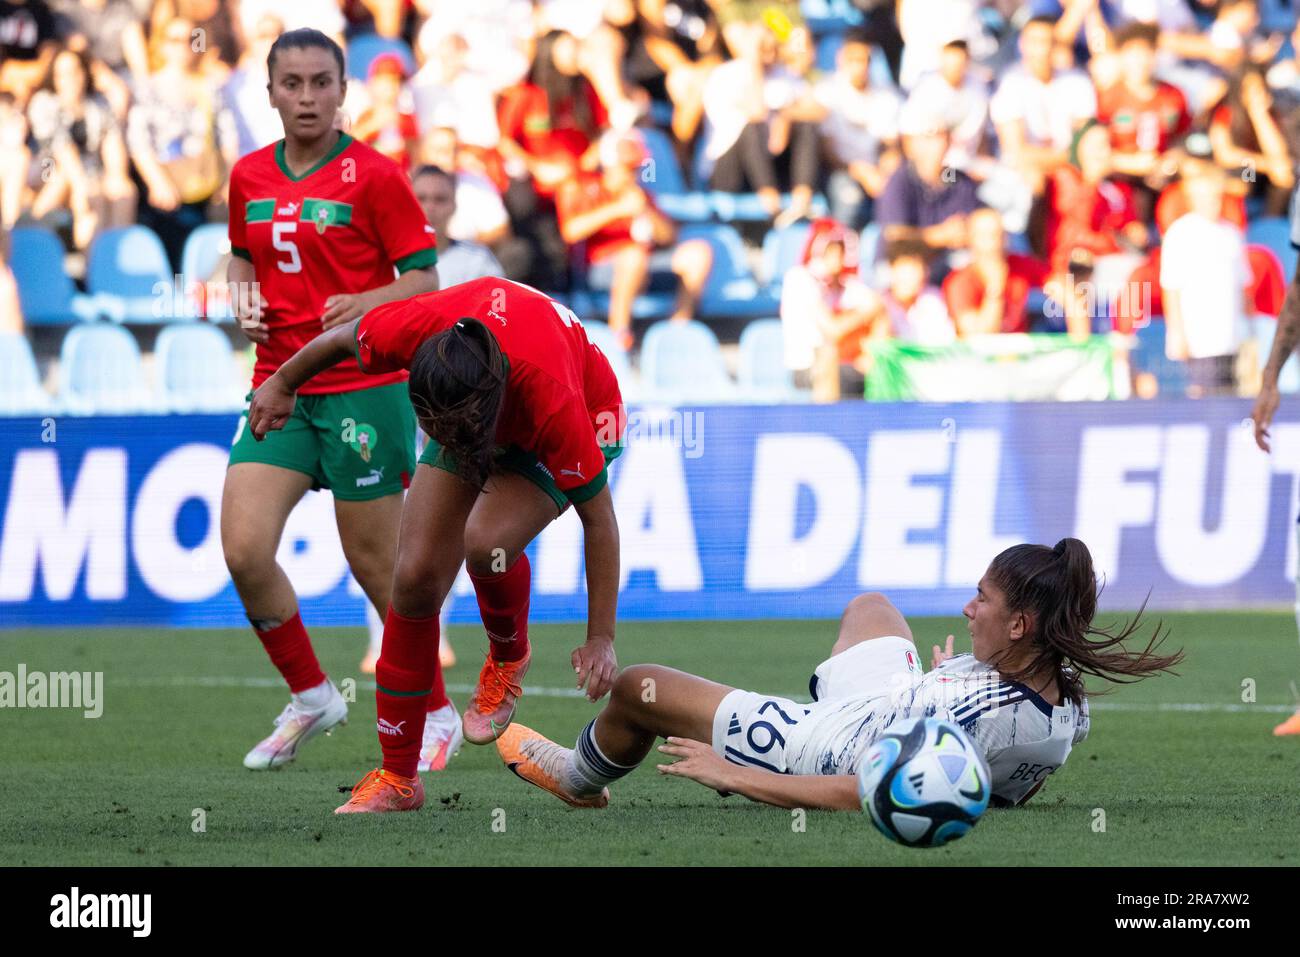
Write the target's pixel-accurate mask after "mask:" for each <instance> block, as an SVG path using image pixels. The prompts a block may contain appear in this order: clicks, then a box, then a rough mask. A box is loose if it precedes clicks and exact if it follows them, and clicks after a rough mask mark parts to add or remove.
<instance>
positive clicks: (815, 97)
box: [803, 32, 902, 229]
mask: <svg viewBox="0 0 1300 957" xmlns="http://www.w3.org/2000/svg"><path fill="white" fill-rule="evenodd" d="M870 77H871V41H870V39H869V38H868V37H867V35H866V33H865V32H852V33H849V34H848V36H846V37H845V38H844V43H843V45H842V46H841V47H840V49H839V52H838V54H836V57H835V72H834V73H833V74H832V75H831V76H829V77H827V78H826V79H824V80H822V81H821V82H820V83H818V84H817V85H816V86H815V87H814V88H813V89H812V91H811V96H810V97H809V100H810V101H811V102H810V103H809V104H807V108H806V110H805V112H804V113H803V116H804V117H805V118H806V119H809V120H812V121H815V122H818V123H819V124H820V129H821V134H822V139H823V143H824V145H825V152H826V154H827V157H828V160H829V162H830V164H831V167H832V169H831V172H830V175H829V178H828V181H827V185H826V194H827V196H828V198H829V199H830V206H831V216H832V217H834V218H835V219H837V220H839V221H840V222H841V223H844V224H845V225H847V226H848V227H849V228H850V229H861V228H862V227H863V226H865V225H866V224H867V223H868V222H869V220H870V218H871V200H872V199H874V198H875V197H877V196H879V195H880V194H881V192H882V191H883V190H884V188H885V183H887V182H888V181H889V177H890V174H892V173H893V171H894V170H895V169H896V168H897V167H898V163H899V152H898V114H899V109H900V108H901V105H902V101H901V99H900V97H899V95H898V93H897V92H895V90H893V89H892V88H890V87H883V88H882V87H878V86H873V85H872V84H871V79H870Z"/></svg>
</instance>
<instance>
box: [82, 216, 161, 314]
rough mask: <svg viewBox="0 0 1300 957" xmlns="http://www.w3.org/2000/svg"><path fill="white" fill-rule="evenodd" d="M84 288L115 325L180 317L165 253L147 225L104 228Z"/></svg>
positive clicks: (92, 251) (93, 246) (93, 248)
mask: <svg viewBox="0 0 1300 957" xmlns="http://www.w3.org/2000/svg"><path fill="white" fill-rule="evenodd" d="M86 286H87V288H89V289H90V292H91V294H92V295H94V296H95V301H96V305H97V306H98V307H99V308H100V309H101V310H102V311H103V312H104V313H105V314H106V315H107V316H108V317H109V318H110V319H112V320H114V321H115V322H135V323H157V322H167V321H170V320H171V319H174V318H178V317H177V316H176V315H175V313H176V309H175V308H174V302H173V299H172V274H171V266H170V264H169V263H168V261H167V253H166V251H165V250H164V249H163V244H162V241H161V240H160V239H159V238H158V236H157V234H155V233H154V231H153V230H152V229H149V228H148V227H147V226H124V227H122V228H120V229H107V230H105V231H104V232H102V233H100V234H99V235H98V236H96V237H95V241H94V242H93V243H91V245H90V255H89V257H88V261H87V263H86Z"/></svg>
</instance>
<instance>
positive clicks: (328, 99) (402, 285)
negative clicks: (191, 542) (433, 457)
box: [221, 30, 459, 769]
mask: <svg viewBox="0 0 1300 957" xmlns="http://www.w3.org/2000/svg"><path fill="white" fill-rule="evenodd" d="M267 69H268V73H269V77H270V82H269V89H270V96H271V103H272V105H273V106H275V108H276V109H277V110H278V111H279V113H280V118H281V120H282V121H283V123H284V139H282V140H280V141H278V142H276V143H274V144H272V145H270V146H267V147H265V148H264V149H260V150H258V151H257V152H254V153H250V154H249V155H248V156H245V157H244V158H243V159H241V160H240V161H239V162H238V163H237V164H236V165H235V168H234V169H233V170H232V171H231V175H230V245H231V251H232V253H233V257H232V259H231V264H230V269H229V272H228V274H227V276H228V279H229V280H230V281H231V282H232V283H235V284H237V286H236V291H235V299H236V301H237V302H238V303H239V304H240V305H239V313H240V315H239V319H240V324H241V325H242V326H243V328H244V331H245V333H246V334H247V335H248V337H249V338H250V339H252V340H253V342H254V343H256V348H257V362H256V365H255V368H254V372H253V388H254V389H256V388H257V387H258V386H260V385H261V384H262V383H263V382H264V381H266V379H267V378H268V377H270V376H271V375H272V374H274V372H275V371H276V369H278V368H279V367H280V365H281V363H283V362H284V361H285V360H286V359H288V358H289V357H290V356H292V355H293V354H294V353H295V352H297V351H298V349H299V348H300V347H301V346H303V345H304V344H305V343H308V342H311V341H312V340H313V339H314V338H316V337H317V336H319V335H321V334H322V333H324V332H327V331H328V330H330V329H334V328H337V327H339V326H340V324H343V323H348V322H351V321H353V320H355V319H356V318H357V316H359V315H361V313H362V312H364V311H365V310H367V309H371V308H374V307H375V306H378V305H379V304H381V303H384V302H389V301H391V300H394V299H402V298H405V297H407V296H411V295H414V294H416V293H421V292H427V291H429V290H431V289H436V288H438V275H437V272H436V270H435V268H434V264H435V263H436V262H437V252H436V249H435V247H434V236H433V234H432V230H430V229H429V228H427V226H426V223H425V220H424V214H423V212H422V211H421V209H420V205H419V203H417V202H416V199H415V196H414V194H413V193H412V192H411V187H410V185H409V184H408V183H407V181H406V177H405V176H404V175H403V173H402V171H401V170H400V169H399V168H398V167H397V165H396V164H395V163H393V162H392V161H391V160H388V159H385V158H384V157H383V156H380V155H379V154H378V153H376V152H375V151H374V150H372V149H371V148H370V147H368V146H365V145H363V144H361V143H358V142H356V141H355V140H353V139H352V137H350V136H348V135H347V134H345V133H340V132H339V131H338V130H336V129H334V117H335V114H336V113H337V112H338V109H339V106H340V104H341V103H342V100H343V94H344V90H345V89H346V81H345V80H344V72H343V51H342V50H340V49H339V47H338V46H337V44H335V43H334V42H333V41H332V40H330V39H329V38H328V37H326V36H325V35H324V34H322V33H320V32H318V31H316V30H294V31H291V32H289V33H285V34H283V35H282V36H281V37H280V38H279V39H278V40H276V42H275V44H274V45H273V46H272V47H271V51H270V54H269V55H268V57H267ZM405 379H406V376H405V374H404V373H403V372H402V371H401V370H400V369H394V370H392V371H391V372H390V373H389V374H388V375H386V376H382V377H370V376H366V375H363V374H362V373H361V372H360V371H358V370H357V368H356V366H355V365H353V364H352V363H342V364H333V363H332V364H331V366H330V367H329V368H327V369H322V370H321V375H319V376H317V377H316V378H315V379H314V380H313V381H312V383H311V384H310V386H309V387H308V388H307V389H306V390H305V392H304V394H303V396H302V401H301V402H299V403H298V406H297V408H296V410H295V411H294V415H293V416H292V418H290V419H289V420H287V421H286V422H285V423H284V427H283V429H282V430H281V431H280V432H278V433H277V434H276V435H275V436H274V437H273V438H272V439H271V440H270V441H267V442H256V441H254V438H253V436H252V434H251V433H250V432H249V431H248V429H247V422H248V415H247V412H246V413H245V414H244V416H243V417H241V418H240V421H239V429H238V431H237V432H236V433H235V440H234V444H233V447H232V448H231V450H230V464H229V467H228V469H227V470H226V480H225V487H224V489H223V490H222V495H221V541H222V547H223V549H224V552H225V559H226V565H227V567H229V569H230V575H231V578H232V579H234V583H235V589H236V591H237V592H238V593H239V598H240V601H241V602H242V603H243V605H244V611H245V612H246V614H247V615H248V620H249V621H250V622H251V623H252V625H253V629H254V631H255V632H256V633H257V636H258V638H259V639H261V642H262V645H263V646H264V647H265V649H266V653H267V654H268V655H269V656H270V658H271V661H272V663H273V664H274V665H275V667H276V668H277V669H278V670H279V672H280V674H281V675H282V676H283V677H284V680H285V681H286V683H287V684H288V685H289V691H290V692H291V694H292V697H291V699H290V703H289V704H288V706H286V707H285V709H284V711H283V713H281V715H280V716H279V718H277V719H276V726H275V731H274V732H273V733H272V734H271V735H270V736H269V737H267V738H266V739H265V740H263V741H261V742H260V743H259V744H258V745H257V746H256V747H254V748H253V750H251V751H250V752H248V755H247V756H246V757H245V758H244V764H245V766H247V767H249V768H254V769H264V768H273V767H277V766H279V765H282V764H284V763H286V762H288V761H292V760H293V759H294V757H295V756H296V755H297V752H298V748H299V747H300V746H301V745H302V744H304V743H305V742H306V741H308V740H310V739H311V738H312V737H314V736H316V735H318V734H320V733H322V732H324V731H328V730H329V729H330V728H331V727H333V726H334V725H336V724H338V723H340V722H342V721H343V720H344V719H345V718H346V716H347V705H346V704H345V703H344V701H343V697H342V695H340V694H339V691H338V689H336V688H335V687H334V685H333V684H332V683H331V682H330V681H329V680H328V679H327V678H326V677H325V673H324V672H323V671H322V670H321V667H320V663H319V662H318V661H317V659H316V654H315V652H314V651H313V649H312V645H311V639H310V638H309V637H308V635H307V629H306V628H305V627H304V625H303V622H302V617H301V615H300V614H299V611H298V600H297V597H296V596H295V594H294V590H293V585H292V584H291V583H290V582H289V579H288V576H286V575H285V573H284V569H282V568H281V567H280V566H279V564H278V563H277V562H276V551H277V549H278V548H279V545H280V538H281V535H282V534H283V532H284V526H285V522H286V521H287V520H288V517H289V513H290V512H291V511H292V510H293V508H294V506H295V505H297V503H298V501H299V500H300V499H301V498H302V497H303V495H304V494H305V493H306V492H307V491H308V490H309V489H319V488H328V489H330V490H331V491H332V492H333V495H334V514H335V519H336V521H337V523H338V530H339V538H340V539H341V541H342V543H343V552H344V554H345V555H346V556H347V559H348V564H349V565H350V566H351V568H352V573H353V574H354V575H355V576H356V579H357V581H358V582H359V583H360V585H361V588H362V590H364V591H365V593H366V597H367V598H369V600H370V602H371V603H372V604H374V605H375V606H376V607H378V608H383V609H387V607H388V601H389V589H390V587H391V583H392V578H393V562H394V558H395V556H396V552H397V531H398V524H399V521H400V518H401V509H402V491H403V488H404V487H405V486H406V484H407V483H408V481H409V478H410V474H411V473H412V472H413V471H414V470H415V462H414V457H415V418H414V416H413V415H412V414H411V408H410V405H409V403H408V402H407V399H406V383H405ZM250 395H251V394H250ZM430 724H431V726H433V727H434V728H435V730H438V729H439V728H440V729H441V730H440V732H439V733H438V734H435V738H438V739H439V740H442V741H444V742H445V744H447V745H449V746H452V747H454V742H452V741H451V738H452V737H454V734H455V731H456V728H457V727H458V724H459V723H458V722H457V721H456V711H455V709H454V708H453V707H451V706H450V705H448V706H447V707H446V708H445V709H444V710H443V712H442V713H441V714H440V715H439V716H435V717H434V718H432V719H431V720H430ZM421 727H423V723H422V725H421Z"/></svg>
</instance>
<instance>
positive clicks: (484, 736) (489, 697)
mask: <svg viewBox="0 0 1300 957" xmlns="http://www.w3.org/2000/svg"><path fill="white" fill-rule="evenodd" d="M532 659H533V654H532V651H531V650H530V651H529V652H528V653H527V654H525V655H524V656H523V657H522V658H520V659H519V660H518V661H496V660H495V659H493V657H492V656H491V655H490V654H489V655H488V659H487V661H486V662H484V664H483V670H482V671H480V672H479V673H478V685H477V686H476V687H475V688H474V693H473V694H471V695H470V698H469V707H468V708H466V709H465V717H464V720H463V723H464V727H465V740H466V741H468V742H470V744H491V743H492V742H493V741H495V740H496V739H497V738H498V737H500V735H501V732H503V731H505V729H506V728H508V727H510V722H511V720H512V719H513V718H514V716H515V704H516V702H518V700H519V698H520V697H521V696H522V695H523V693H524V688H523V685H522V684H521V682H522V681H523V680H524V675H525V674H526V673H527V672H528V663H529V662H530V661H532Z"/></svg>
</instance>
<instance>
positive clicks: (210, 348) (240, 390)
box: [154, 322, 246, 412]
mask: <svg viewBox="0 0 1300 957" xmlns="http://www.w3.org/2000/svg"><path fill="white" fill-rule="evenodd" d="M234 359H235V353H234V350H233V349H232V348H231V346H230V340H229V339H227V338H226V334H225V333H224V332H222V331H221V330H220V329H218V328H217V327H216V326H214V325H212V324H211V323H207V322H182V323H177V324H176V325H172V326H168V327H167V328H165V329H163V331H162V332H160V333H159V334H158V341H157V343H156V344H155V345H154V378H155V381H156V382H157V389H156V394H157V395H156V403H157V406H158V408H159V409H162V410H165V411H168V412H229V411H233V410H235V409H239V408H241V407H242V405H243V395H244V392H245V391H246V390H245V387H244V386H243V385H242V384H241V383H240V382H238V381H237V380H236V379H235V375H234V370H235V366H234Z"/></svg>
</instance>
